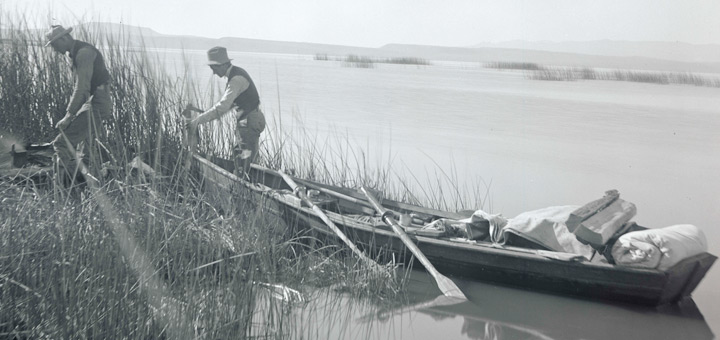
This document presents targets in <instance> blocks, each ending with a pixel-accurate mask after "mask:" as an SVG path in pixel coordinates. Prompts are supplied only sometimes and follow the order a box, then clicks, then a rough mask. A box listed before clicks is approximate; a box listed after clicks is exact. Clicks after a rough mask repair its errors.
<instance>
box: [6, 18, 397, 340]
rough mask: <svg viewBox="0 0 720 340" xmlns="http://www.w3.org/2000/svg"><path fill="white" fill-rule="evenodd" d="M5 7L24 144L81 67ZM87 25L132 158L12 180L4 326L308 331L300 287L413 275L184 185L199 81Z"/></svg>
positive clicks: (67, 331) (193, 334)
mask: <svg viewBox="0 0 720 340" xmlns="http://www.w3.org/2000/svg"><path fill="white" fill-rule="evenodd" d="M0 20H2V21H1V23H2V26H3V27H4V28H6V30H3V31H2V32H3V33H2V36H0V38H1V39H2V40H3V53H2V55H0V58H1V59H2V60H0V89H1V90H0V91H2V92H0V125H1V126H3V128H4V129H5V130H6V131H5V132H4V134H7V135H12V136H15V137H17V139H18V140H22V141H23V142H44V141H49V140H51V139H52V138H54V137H55V134H56V133H57V131H56V130H55V129H54V125H55V123H56V122H57V121H58V120H59V119H60V118H61V117H62V116H63V115H64V113H65V112H64V110H65V106H66V104H67V100H68V98H69V97H70V91H71V90H72V79H71V74H70V70H69V65H67V64H66V61H65V60H64V58H63V57H61V56H58V55H55V54H53V52H52V51H49V50H48V49H46V48H44V47H43V46H42V45H43V43H42V42H43V36H42V31H36V30H32V29H30V28H28V27H27V24H26V21H25V20H24V18H23V17H22V16H18V15H15V16H13V15H12V14H5V13H3V14H2V19H0ZM82 27H83V28H78V29H76V30H75V31H74V32H73V33H74V36H75V37H76V38H77V39H80V40H85V41H89V42H91V43H94V44H96V46H100V47H101V51H102V53H103V55H104V56H105V58H106V62H107V64H108V67H109V70H110V73H111V75H112V77H113V79H112V86H111V88H112V91H111V92H112V96H113V102H114V111H113V116H112V117H110V118H109V119H108V120H107V121H106V122H105V123H106V128H107V131H108V134H109V138H108V142H107V147H108V149H109V151H110V153H111V154H112V155H113V163H114V164H115V165H116V167H117V168H118V169H120V170H119V171H118V174H116V177H115V179H114V180H111V181H109V182H108V183H107V184H106V185H105V186H103V187H102V188H99V189H98V190H84V191H77V192H75V193H73V194H70V195H57V194H54V192H53V191H52V190H47V189H46V188H38V187H34V186H32V185H31V184H25V185H16V184H12V183H7V182H0V200H1V201H2V204H0V286H1V287H2V289H1V290H0V295H1V296H0V337H10V338H48V339H54V338H109V337H125V338H173V339H174V338H223V339H224V338H238V337H266V338H285V337H286V335H287V334H294V335H293V337H298V338H303V337H305V338H307V336H306V335H303V334H304V333H292V332H291V333H287V330H288V327H294V326H293V322H295V321H294V319H293V317H292V313H290V312H289V311H291V310H292V309H293V308H295V307H296V306H298V308H299V307H301V306H302V301H301V298H302V297H301V296H297V295H296V294H294V293H293V292H294V291H293V290H290V289H289V288H288V287H293V288H295V289H297V290H299V291H300V292H301V293H304V292H305V291H307V290H313V289H315V288H312V287H342V289H343V290H344V291H349V292H351V293H353V294H354V295H357V296H365V297H370V298H373V299H377V298H388V297H392V296H395V295H397V294H398V293H399V292H400V291H401V287H402V284H403V283H402V282H401V279H402V278H401V277H397V276H388V277H383V278H379V277H377V276H373V275H372V274H371V273H370V272H369V269H368V268H366V267H363V266H362V265H359V264H358V261H357V260H355V259H354V258H352V257H348V256H344V254H343V253H342V252H340V251H338V249H341V248H339V247H337V246H335V245H333V244H329V245H328V246H326V247H323V248H320V249H318V248H312V247H309V246H308V244H309V242H305V240H306V239H308V238H309V236H306V235H302V234H296V233H294V231H292V230H291V229H289V228H288V226H286V225H284V223H283V222H282V221H281V220H280V219H279V218H277V215H276V214H275V213H274V212H275V209H274V208H273V207H272V202H271V201H269V200H265V199H262V198H260V199H255V200H236V201H235V202H233V204H234V205H235V211H234V212H226V213H221V212H220V211H219V209H218V206H219V203H218V202H219V201H220V198H219V197H218V196H219V195H213V194H212V193H206V192H203V191H201V190H195V189H193V190H189V191H188V190H185V188H182V187H181V185H189V183H192V181H187V180H186V179H187V177H186V174H183V173H182V171H181V170H182V166H180V164H182V157H183V155H184V154H185V153H184V152H183V146H182V137H181V136H182V132H183V130H184V124H183V122H182V121H181V120H180V119H179V112H180V110H181V109H182V107H183V105H184V104H185V103H187V102H191V101H195V102H196V103H197V102H201V100H198V99H197V98H198V96H199V94H201V93H202V91H200V90H199V89H198V87H197V86H195V85H194V84H193V83H192V81H190V80H189V79H186V78H182V77H180V78H177V77H172V76H169V75H168V74H166V73H165V72H164V71H163V68H161V67H158V65H159V63H160V62H162V61H160V60H157V59H155V58H154V57H152V56H151V55H150V54H149V53H146V52H145V51H144V50H143V49H137V48H134V47H131V45H130V43H129V38H128V37H127V36H125V35H123V34H122V33H120V34H112V33H109V32H103V31H102V30H101V27H99V26H82ZM217 124H222V122H218V123H217ZM230 124H231V122H227V125H228V126H230ZM218 131H220V130H218ZM213 134H215V132H213V131H211V130H209V129H207V130H206V131H204V133H203V136H204V137H203V138H204V139H203V141H204V143H203V144H202V145H201V150H203V151H204V152H207V153H211V154H216V155H223V154H225V155H226V154H228V152H229V150H228V149H227V148H223V147H222V145H221V146H219V147H216V146H215V145H217V144H216V143H211V141H212V140H213V138H217V136H213ZM271 143H273V142H271ZM274 143H276V144H272V145H273V148H267V149H266V151H265V153H264V157H265V158H266V160H265V162H267V163H274V164H277V163H280V164H284V163H287V162H288V161H285V160H284V159H283V157H284V155H285V154H284V153H281V152H279V151H277V149H274V148H281V147H282V146H283V145H285V144H287V142H285V141H283V140H278V141H275V142H274ZM305 152H308V151H305ZM309 152H310V153H314V151H309ZM135 156H140V157H141V158H142V159H143V160H144V161H146V162H147V163H148V164H150V165H151V166H152V167H153V168H154V169H155V170H156V171H157V176H155V177H154V180H153V181H150V182H148V181H143V180H142V179H139V178H135V177H134V176H132V174H131V172H129V171H128V172H125V171H123V169H124V168H125V165H126V164H127V163H128V162H129V161H130V160H131V159H132V158H134V157H135ZM290 164H292V161H290ZM298 166H307V163H305V164H298ZM338 171H341V170H338ZM197 189H199V188H197ZM390 269H392V268H390ZM303 295H307V296H311V295H312V294H303ZM258 320H262V322H260V323H258Z"/></svg>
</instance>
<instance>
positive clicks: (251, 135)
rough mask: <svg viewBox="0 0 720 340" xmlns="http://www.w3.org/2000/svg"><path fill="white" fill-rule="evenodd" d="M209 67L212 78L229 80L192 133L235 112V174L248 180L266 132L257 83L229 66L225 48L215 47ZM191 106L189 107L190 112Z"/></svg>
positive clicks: (194, 124) (193, 122) (193, 123)
mask: <svg viewBox="0 0 720 340" xmlns="http://www.w3.org/2000/svg"><path fill="white" fill-rule="evenodd" d="M207 56H208V65H209V66H210V69H212V71H213V74H215V75H217V76H218V77H225V78H227V79H228V82H227V86H226V87H225V93H223V96H222V98H220V101H218V102H217V103H216V104H215V105H213V107H211V108H210V109H208V110H206V111H204V112H203V113H202V114H200V115H199V116H197V117H196V118H195V119H192V120H191V121H190V123H189V125H190V126H189V128H190V131H196V129H197V126H198V125H199V124H204V123H207V122H210V121H212V120H215V119H219V118H220V117H222V116H223V115H224V114H226V113H227V112H230V111H232V110H234V111H235V112H236V114H237V116H236V118H237V125H236V129H235V139H236V144H235V145H234V146H233V158H234V161H235V174H236V175H238V176H246V174H248V170H250V163H252V162H254V161H255V158H256V157H257V154H258V146H259V141H260V134H261V133H262V132H263V130H265V116H264V115H263V113H262V111H260V97H259V95H258V91H257V88H256V87H255V83H253V81H252V78H250V75H249V74H248V73H247V71H245V70H244V69H242V68H240V67H237V66H234V65H233V64H232V63H230V60H231V59H229V58H228V55H227V49H225V47H220V46H218V47H213V48H211V49H210V50H208V52H207ZM191 107H192V105H188V109H189V108H191Z"/></svg>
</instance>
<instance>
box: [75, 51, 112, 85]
mask: <svg viewBox="0 0 720 340" xmlns="http://www.w3.org/2000/svg"><path fill="white" fill-rule="evenodd" d="M84 47H87V48H90V49H92V50H93V51H95V62H94V63H93V73H92V78H91V79H90V93H95V89H97V87H98V86H100V85H103V84H105V83H107V82H108V81H110V72H108V70H107V67H105V60H104V59H103V56H102V54H100V51H98V49H97V48H95V46H93V45H90V44H88V43H86V42H84V41H79V40H75V45H74V46H73V48H72V50H71V51H70V58H71V59H72V65H73V70H74V69H75V68H76V67H77V60H76V58H77V53H78V51H79V50H80V49H81V48H84Z"/></svg>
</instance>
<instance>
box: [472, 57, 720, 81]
mask: <svg viewBox="0 0 720 340" xmlns="http://www.w3.org/2000/svg"><path fill="white" fill-rule="evenodd" d="M485 67H487V68H495V69H509V70H524V71H527V72H526V74H525V76H526V77H527V78H528V79H533V80H549V81H576V80H613V81H630V82H636V83H649V84H662V85H668V84H678V85H693V86H703V87H720V78H714V77H709V76H702V75H697V74H693V73H690V72H684V73H682V72H660V71H632V70H609V71H603V70H596V69H593V68H591V67H559V66H543V65H539V64H535V63H520V62H493V63H487V64H485Z"/></svg>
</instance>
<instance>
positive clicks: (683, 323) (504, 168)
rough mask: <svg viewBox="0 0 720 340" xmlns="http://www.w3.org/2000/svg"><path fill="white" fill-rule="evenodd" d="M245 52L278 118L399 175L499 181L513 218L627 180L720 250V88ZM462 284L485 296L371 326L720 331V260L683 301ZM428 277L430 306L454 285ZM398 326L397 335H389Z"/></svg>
mask: <svg viewBox="0 0 720 340" xmlns="http://www.w3.org/2000/svg"><path fill="white" fill-rule="evenodd" d="M185 53H186V56H185V58H187V62H188V64H189V65H191V66H192V67H193V68H194V70H195V71H196V72H197V80H198V81H199V82H200V84H213V85H214V86H224V80H218V79H217V78H211V75H212V74H211V72H210V70H209V68H207V67H206V66H205V64H204V58H205V55H204V51H189V52H185ZM164 57H165V58H167V60H168V63H167V64H168V66H169V67H170V68H173V67H176V66H177V65H180V61H181V60H182V58H181V56H180V53H179V52H170V53H167V54H166V55H165V56H164ZM231 58H234V63H235V64H236V65H240V66H242V67H243V68H245V69H246V70H247V71H248V72H249V73H250V74H251V75H252V77H253V79H254V80H255V82H256V84H257V86H258V89H259V92H260V94H261V100H262V103H263V108H264V111H265V113H266V115H267V116H268V117H269V118H270V119H273V120H276V122H279V121H281V122H282V124H283V125H284V128H288V126H290V127H292V126H293V125H294V124H295V125H299V124H302V126H303V128H305V129H309V130H311V131H313V134H314V136H315V138H316V139H317V140H318V141H320V142H323V143H327V142H329V141H336V140H338V137H337V135H338V134H339V135H341V136H345V137H347V138H348V139H349V140H350V142H352V143H355V144H357V145H359V146H362V147H363V148H364V149H365V150H366V152H367V154H366V156H367V160H368V161H369V162H370V163H371V164H372V163H377V164H380V163H387V162H388V161H389V160H392V161H393V166H394V168H395V169H396V170H397V172H398V173H404V174H407V173H412V174H414V175H415V176H416V177H417V178H418V179H419V181H420V182H421V183H425V181H427V180H428V178H430V180H432V178H431V177H432V176H434V175H436V174H437V173H438V169H440V171H441V172H443V171H444V172H446V173H451V174H453V178H454V179H455V182H456V183H458V185H461V186H462V185H473V184H477V183H485V184H486V185H488V186H489V187H490V197H489V200H488V201H487V202H486V204H485V205H484V206H483V207H477V208H483V209H485V210H486V211H490V212H494V213H502V214H504V215H505V216H507V217H513V216H515V215H517V214H519V213H521V212H523V211H528V210H533V209H538V208H543V207H547V206H553V205H567V204H575V205H582V204H584V203H587V202H589V201H591V200H594V199H596V198H599V197H601V196H602V195H603V193H604V192H605V190H608V189H617V190H619V191H620V193H621V197H623V198H624V199H625V200H628V201H631V202H633V203H635V204H636V206H637V209H638V214H637V216H636V218H635V221H636V222H638V223H639V224H641V225H644V226H647V227H652V228H660V227H666V226H670V225H673V224H680V223H690V224H695V225H697V226H699V227H700V228H702V230H703V231H704V232H705V234H706V235H707V237H708V244H709V250H710V252H711V253H713V254H716V255H717V254H720V251H718V250H719V249H718V244H719V243H720V230H719V228H718V223H719V222H720V209H718V207H720V179H718V175H717V174H718V173H719V171H720V157H718V155H720V134H719V133H718V131H720V89H716V88H703V87H694V86H686V85H685V86H681V85H657V84H641V83H629V82H616V81H577V82H548V81H535V80H528V79H526V78H525V76H524V75H523V73H522V72H517V71H500V70H492V69H485V68H483V67H481V65H480V64H479V63H478V64H474V63H452V62H433V65H430V66H410V65H387V64H376V65H375V67H374V68H370V69H361V68H353V67H344V66H343V64H342V63H341V62H336V61H315V60H312V57H309V56H295V55H272V54H251V53H231ZM176 63H177V64H176ZM265 138H267V134H266V137H265ZM265 142H269V141H268V140H265ZM716 267H717V266H716ZM416 275H420V276H422V275H425V274H423V273H417V274H416ZM424 280H425V281H427V278H425V279H424ZM419 281H421V282H422V281H423V280H419ZM460 282H461V283H460V286H461V288H462V289H463V290H464V291H465V292H466V293H467V294H468V295H469V296H470V298H471V300H472V301H473V302H474V304H475V306H473V307H472V308H464V309H458V310H454V309H453V308H451V307H444V308H442V310H441V311H430V312H423V311H413V312H403V313H400V314H399V316H392V317H390V318H389V319H387V320H389V321H387V320H386V321H385V323H383V322H376V323H373V324H374V325H377V327H378V328H377V329H376V331H378V332H381V333H377V334H375V333H373V334H375V335H372V336H371V337H377V338H413V339H436V338H438V337H441V336H446V335H453V334H455V335H456V336H457V337H458V338H462V337H466V338H473V339H475V338H483V337H482V336H480V334H481V333H482V334H486V335H487V334H488V332H490V334H495V333H493V332H495V331H496V330H497V329H502V330H503V332H504V333H502V334H504V336H503V337H500V338H510V339H512V338H523V337H521V336H520V335H519V334H526V333H522V332H521V331H520V330H519V329H528V330H530V331H532V332H530V333H527V334H531V335H530V336H529V338H538V339H544V338H553V339H556V338H561V339H562V338H567V339H576V338H584V339H593V338H605V339H607V338H628V339H657V338H667V339H676V338H696V337H695V336H693V335H697V338H709V337H712V335H710V336H707V335H708V333H707V332H709V329H712V330H713V331H714V332H718V331H720V294H718V291H717V289H716V288H715V287H717V286H718V285H719V284H720V270H718V268H713V269H712V270H711V271H710V273H709V274H708V276H707V277H706V278H705V279H704V281H703V282H702V283H701V284H700V286H699V287H698V289H697V290H696V291H695V293H694V295H693V296H694V302H695V304H697V306H695V305H694V304H692V302H691V304H692V306H690V308H687V306H685V307H684V309H683V312H682V313H681V312H678V311H677V310H670V311H667V310H665V311H662V312H659V311H656V310H653V309H637V308H631V307H628V306H616V305H609V304H603V303H595V302H587V301H581V300H576V299H570V298H564V297H558V296H553V295H545V294H538V293H532V292H525V291H518V290H514V289H509V288H503V287H496V286H492V285H487V284H483V283H476V282H464V281H460ZM413 287H415V288H418V287H419V289H416V290H417V294H416V297H417V299H418V302H422V300H423V299H425V300H432V299H434V298H435V295H434V294H438V293H439V292H438V291H437V290H433V289H432V288H431V287H432V286H431V285H427V284H417V285H415V286H413ZM428 292H433V293H428ZM687 310H690V312H688V311H687ZM683 313H685V314H683ZM703 317H704V319H705V321H703V320H702V319H703ZM398 320H400V321H398ZM397 322H400V324H397ZM351 324H355V323H351ZM384 324H389V325H391V326H389V328H390V330H386V331H387V332H389V333H382V332H384V331H383V329H384V328H383V327H385V326H382V325H384ZM346 327H350V326H348V325H346ZM355 327H361V326H360V325H356V326H355ZM362 327H366V326H362ZM708 327H710V328H709V329H708ZM370 329H374V328H373V327H370ZM369 332H371V331H369ZM373 332H374V331H373ZM519 332H520V333H519ZM533 332H534V333H533ZM345 334H346V335H348V336H349V337H350V338H352V335H353V334H352V333H349V334H348V333H345ZM368 334H369V333H368ZM671 334H678V336H677V337H676V336H667V335H671ZM683 334H687V335H688V337H684V336H682V335H683ZM710 334H711V333H710ZM386 335H392V336H389V337H388V336H386ZM343 337H344V336H343ZM360 338H365V337H360Z"/></svg>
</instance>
